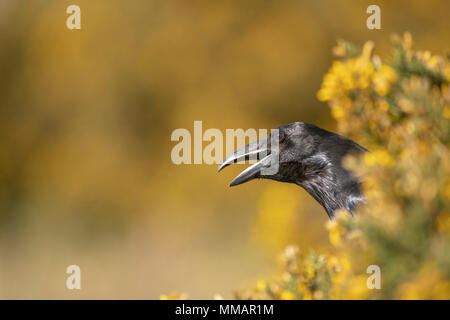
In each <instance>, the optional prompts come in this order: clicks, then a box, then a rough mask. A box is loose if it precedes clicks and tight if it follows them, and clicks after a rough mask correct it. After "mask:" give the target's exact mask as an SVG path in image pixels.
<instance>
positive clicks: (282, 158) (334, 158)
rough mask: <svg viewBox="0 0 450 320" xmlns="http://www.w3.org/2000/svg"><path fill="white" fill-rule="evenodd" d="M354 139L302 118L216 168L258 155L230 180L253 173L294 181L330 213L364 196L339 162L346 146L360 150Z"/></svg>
mask: <svg viewBox="0 0 450 320" xmlns="http://www.w3.org/2000/svg"><path fill="white" fill-rule="evenodd" d="M365 151H367V150H366V149H365V148H363V147H361V146H360V145H359V144H357V143H356V142H354V141H352V140H350V139H347V138H344V137H342V136H340V135H337V134H335V133H332V132H330V131H327V130H324V129H321V128H319V127H317V126H315V125H312V124H309V123H306V122H294V123H291V124H288V125H285V126H281V127H279V128H277V130H274V131H273V132H272V133H271V134H270V135H269V136H268V137H267V138H264V139H261V140H259V141H254V142H251V143H250V144H248V145H246V146H245V147H243V148H241V149H238V150H236V151H235V152H233V153H232V154H230V155H229V156H227V157H226V158H225V159H224V160H223V161H222V163H221V164H220V165H219V169H218V171H220V170H222V169H223V168H225V167H227V166H229V165H231V164H233V163H238V162H244V161H246V160H259V161H258V162H256V163H254V164H253V165H251V166H250V167H248V168H247V169H245V170H244V171H242V172H241V173H240V174H239V175H238V176H237V177H236V178H234V179H233V181H232V182H231V183H230V186H236V185H239V184H242V183H245V182H248V181H250V180H254V179H257V178H262V179H271V180H276V181H280V182H288V183H294V184H296V185H298V186H301V187H302V188H304V189H305V190H306V191H308V192H309V193H310V194H311V195H312V196H313V197H314V198H315V199H316V200H317V201H318V202H319V203H320V204H321V205H322V206H323V207H324V208H325V210H326V212H327V213H328V215H329V216H330V217H331V218H332V217H333V213H334V211H336V210H337V209H339V208H346V209H347V210H349V211H350V212H351V211H352V210H353V209H354V207H355V206H356V205H357V204H358V203H359V202H361V201H363V200H364V197H362V195H361V194H360V191H359V182H360V181H359V179H357V178H355V177H354V176H353V175H352V174H351V172H349V171H348V170H347V169H345V168H344V167H343V166H342V159H343V157H344V156H345V155H347V154H348V153H351V152H365Z"/></svg>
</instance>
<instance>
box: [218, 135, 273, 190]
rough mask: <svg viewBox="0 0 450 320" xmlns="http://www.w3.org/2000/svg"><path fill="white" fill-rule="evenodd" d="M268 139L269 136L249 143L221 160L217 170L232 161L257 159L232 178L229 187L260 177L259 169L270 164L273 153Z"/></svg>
mask: <svg viewBox="0 0 450 320" xmlns="http://www.w3.org/2000/svg"><path fill="white" fill-rule="evenodd" d="M268 141H269V143H270V137H268V138H265V139H261V140H259V141H254V142H252V143H249V144H248V145H246V146H245V147H242V148H240V149H238V150H236V151H235V152H233V153H232V154H230V155H229V156H227V157H226V158H225V159H224V160H223V161H222V163H221V164H220V165H219V168H218V170H217V171H220V170H222V169H223V168H225V167H227V166H229V165H230V164H232V163H239V162H245V161H246V160H259V161H258V162H256V163H255V164H253V165H251V166H250V167H248V168H247V169H245V170H244V171H242V172H241V173H240V174H239V175H238V176H237V177H236V178H234V179H233V181H231V183H230V187H232V186H237V185H239V184H242V183H244V182H247V181H249V180H252V179H255V178H258V177H261V171H262V170H263V169H264V168H268V167H269V166H270V165H271V161H272V157H273V155H272V153H271V150H270V146H268Z"/></svg>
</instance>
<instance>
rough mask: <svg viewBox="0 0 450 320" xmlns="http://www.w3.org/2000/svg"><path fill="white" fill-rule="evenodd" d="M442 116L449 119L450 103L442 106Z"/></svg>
mask: <svg viewBox="0 0 450 320" xmlns="http://www.w3.org/2000/svg"><path fill="white" fill-rule="evenodd" d="M442 116H443V117H444V118H445V119H450V105H446V106H444V109H443V110H442Z"/></svg>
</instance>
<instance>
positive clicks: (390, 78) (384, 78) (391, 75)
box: [373, 64, 398, 96]
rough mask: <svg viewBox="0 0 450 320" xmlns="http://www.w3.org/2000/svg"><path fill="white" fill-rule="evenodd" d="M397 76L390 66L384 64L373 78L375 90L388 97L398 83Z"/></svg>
mask: <svg viewBox="0 0 450 320" xmlns="http://www.w3.org/2000/svg"><path fill="white" fill-rule="evenodd" d="M397 78H398V77H397V74H396V73H395V71H394V69H392V68H391V67H390V66H388V65H386V64H383V65H382V66H381V68H380V69H379V70H378V71H377V72H376V73H375V76H374V78H373V83H374V89H375V91H376V92H377V93H378V94H379V95H380V96H385V95H387V94H388V93H389V92H390V90H391V86H392V84H393V83H394V82H396V81H397Z"/></svg>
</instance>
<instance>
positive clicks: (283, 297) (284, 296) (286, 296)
mask: <svg viewBox="0 0 450 320" xmlns="http://www.w3.org/2000/svg"><path fill="white" fill-rule="evenodd" d="M296 298H297V297H296V296H295V294H294V293H292V292H291V291H288V290H284V291H282V292H281V295H280V300H295V299H296Z"/></svg>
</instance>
